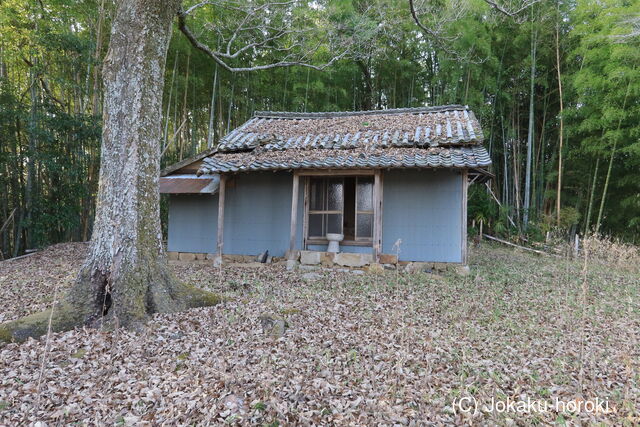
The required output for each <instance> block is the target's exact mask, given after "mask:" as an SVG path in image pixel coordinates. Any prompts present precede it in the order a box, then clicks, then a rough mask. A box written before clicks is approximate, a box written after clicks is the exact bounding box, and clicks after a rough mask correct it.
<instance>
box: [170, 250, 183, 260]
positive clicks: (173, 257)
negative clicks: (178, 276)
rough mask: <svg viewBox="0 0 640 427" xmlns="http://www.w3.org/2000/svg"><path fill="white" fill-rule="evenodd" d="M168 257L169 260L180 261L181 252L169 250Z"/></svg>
mask: <svg viewBox="0 0 640 427" xmlns="http://www.w3.org/2000/svg"><path fill="white" fill-rule="evenodd" d="M167 259H168V260H169V261H178V260H179V259H180V253H179V252H174V251H171V252H167Z"/></svg>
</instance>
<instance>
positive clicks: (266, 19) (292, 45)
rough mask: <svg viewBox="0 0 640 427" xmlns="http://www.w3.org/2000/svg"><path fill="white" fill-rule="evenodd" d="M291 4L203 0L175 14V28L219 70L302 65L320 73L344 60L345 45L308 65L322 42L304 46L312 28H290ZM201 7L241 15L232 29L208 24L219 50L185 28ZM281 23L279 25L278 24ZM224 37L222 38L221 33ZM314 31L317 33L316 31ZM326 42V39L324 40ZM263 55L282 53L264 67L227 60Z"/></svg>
mask: <svg viewBox="0 0 640 427" xmlns="http://www.w3.org/2000/svg"><path fill="white" fill-rule="evenodd" d="M295 4H296V2H295V1H271V2H269V1H268V2H265V3H262V4H258V5H256V4H248V3H246V2H239V1H233V0H207V1H203V2H200V3H197V4H195V5H193V6H191V7H189V8H188V9H186V10H181V11H179V12H178V25H179V28H180V31H182V33H183V34H184V35H185V36H186V37H187V39H188V40H189V42H190V43H191V44H192V45H193V46H194V47H195V48H196V49H198V50H200V51H201V52H203V53H205V54H206V55H207V56H209V57H211V58H212V59H213V60H214V61H216V63H218V64H219V65H220V66H221V67H222V68H224V69H225V70H227V71H231V72H242V71H256V70H266V69H271V68H278V67H290V66H302V67H308V68H312V69H314V70H324V69H326V68H327V67H329V66H331V65H332V64H333V63H335V62H336V61H338V60H340V59H342V58H344V57H345V56H346V55H347V54H348V53H349V48H348V45H347V46H346V47H345V46H342V47H339V48H338V49H335V50H337V51H338V52H340V53H338V54H334V55H333V56H332V57H331V58H330V59H329V60H328V61H326V62H325V63H323V64H320V65H316V64H313V63H311V61H310V59H311V56H312V55H313V54H315V53H317V52H318V51H319V50H320V49H321V48H322V47H323V46H324V44H323V43H316V45H315V46H314V47H307V48H305V45H306V44H308V42H309V41H310V40H311V38H312V36H313V31H314V29H313V28H302V29H299V28H297V27H296V26H295V25H293V19H294V18H293V17H292V16H293V14H292V13H291V7H293V6H294V5H295ZM205 6H215V7H217V8H220V9H227V10H233V11H240V12H241V13H243V14H244V16H243V17H242V19H240V20H237V21H236V20H234V21H233V24H234V27H232V28H229V26H224V28H222V29H220V28H219V27H220V24H218V23H217V24H216V25H212V27H213V30H214V31H215V32H216V33H217V34H218V35H219V40H220V41H221V42H222V46H224V47H222V48H220V47H218V48H217V49H214V48H212V47H211V46H209V45H208V44H206V43H204V42H203V41H201V40H200V39H199V37H198V36H197V35H196V34H195V33H194V31H193V30H192V29H191V28H190V27H189V26H188V24H187V18H188V16H189V15H190V14H191V13H193V12H194V11H195V10H197V9H200V8H202V7H205ZM279 20H280V21H281V22H280V21H279ZM225 32H226V34H227V35H228V34H229V33H230V34H231V35H230V36H229V37H228V38H225V37H224V33H225ZM316 32H317V30H316ZM325 41H326V40H325ZM263 52H280V53H283V52H286V53H287V55H286V56H285V57H284V58H281V59H280V60H278V61H276V62H271V63H268V64H261V65H252V66H246V67H236V66H233V65H232V64H231V63H230V62H229V60H233V59H237V58H239V57H240V56H241V55H247V54H252V55H253V56H259V55H261V54H262V53H263Z"/></svg>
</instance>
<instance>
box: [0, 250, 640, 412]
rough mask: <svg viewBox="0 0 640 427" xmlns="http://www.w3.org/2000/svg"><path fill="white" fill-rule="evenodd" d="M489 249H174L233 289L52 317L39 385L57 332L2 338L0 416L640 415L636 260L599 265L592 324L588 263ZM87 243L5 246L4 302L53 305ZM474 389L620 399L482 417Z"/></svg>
mask: <svg viewBox="0 0 640 427" xmlns="http://www.w3.org/2000/svg"><path fill="white" fill-rule="evenodd" d="M475 251H476V252H475V253H473V254H472V264H473V265H472V266H471V267H472V274H471V276H470V277H459V276H455V275H446V276H444V277H436V276H432V275H428V274H415V275H410V274H404V273H397V272H385V273H383V274H378V275H359V276H356V275H352V274H349V273H346V272H339V271H324V270H318V271H317V272H318V274H319V276H320V277H319V278H318V280H314V281H304V280H302V279H301V277H300V273H297V272H289V271H286V270H285V268H284V267H283V266H278V265H263V266H261V267H260V268H235V267H229V266H225V267H223V274H222V275H220V274H219V270H218V269H217V268H213V267H212V266H208V265H202V264H200V265H196V264H193V265H184V264H183V265H173V266H172V268H173V269H174V273H175V274H176V276H178V277H180V278H182V279H183V280H185V281H188V282H189V283H193V284H195V285H197V286H200V287H203V288H207V289H212V290H214V291H216V292H218V293H220V294H222V295H226V296H229V297H232V299H231V300H230V301H228V302H225V303H223V304H219V305H217V306H214V307H210V308H202V309H196V310H191V311H189V312H185V313H176V314H171V315H157V316H154V318H153V319H151V320H150V321H149V322H148V323H147V325H146V326H145V328H144V329H143V330H142V331H139V332H132V331H126V330H121V329H120V330H116V331H113V332H105V331H99V330H84V329H78V330H75V331H70V332H66V333H59V334H53V336H52V339H51V342H50V354H49V357H48V359H47V362H46V365H45V370H44V377H43V381H42V385H41V387H40V390H38V389H37V379H38V374H39V367H40V363H41V360H42V354H43V351H44V347H45V343H44V340H43V339H41V340H29V341H27V342H25V343H23V344H20V345H18V344H11V345H8V346H6V347H4V348H0V424H9V425H11V424H29V423H35V422H36V421H40V422H46V423H47V424H49V425H51V424H68V423H73V422H78V423H82V424H105V423H106V424H114V423H116V424H117V423H120V424H126V425H130V424H131V425H133V424H141V425H145V424H148V425H156V424H221V423H223V422H225V423H230V424H271V423H274V422H279V423H280V424H281V425H298V424H302V425H320V424H323V425H327V424H334V425H335V424H338V425H374V424H383V425H392V424H401V425H402V424H405V425H423V424H435V425H450V424H460V423H472V422H473V423H481V424H508V423H515V422H517V423H522V424H531V423H534V422H538V423H543V424H549V423H554V422H556V420H557V419H558V418H559V415H561V416H562V417H563V418H564V419H565V420H566V421H567V422H573V423H576V424H579V423H593V422H602V423H606V424H619V423H620V421H621V420H622V419H623V418H628V419H631V418H629V417H637V416H638V415H639V414H638V411H639V408H640V374H639V372H640V371H639V363H640V362H639V361H640V354H639V351H640V346H639V345H638V338H639V336H638V335H639V334H640V301H639V298H640V297H639V295H640V292H639V290H640V283H638V280H637V276H634V275H633V274H628V273H627V272H625V271H617V270H615V269H606V268H604V267H602V268H600V267H598V266H594V267H593V270H592V271H591V272H590V284H589V292H590V295H591V297H590V298H589V300H588V301H589V307H588V310H587V313H588V315H587V319H586V321H585V323H584V324H580V322H579V321H578V320H579V319H580V313H581V312H582V307H581V306H580V298H579V297H578V294H577V293H578V292H579V289H580V287H581V281H580V279H579V277H580V275H579V274H578V272H579V271H580V265H579V263H576V264H573V263H572V262H565V261H561V262H558V261H557V260H551V259H540V258H537V257H531V256H529V255H526V254H522V253H519V252H514V251H512V250H510V249H503V248H495V247H492V246H485V245H483V246H481V247H480V248H476V249H475ZM83 253H84V246H83V245H81V244H70V245H58V246H55V247H52V248H49V249H47V250H45V251H43V252H42V253H39V254H37V255H34V256H32V257H28V258H25V259H22V260H16V261H14V262H9V263H0V269H1V270H0V297H1V298H2V301H3V308H2V313H1V315H2V316H3V319H4V320H10V319H13V318H16V317H18V316H21V315H23V314H26V313H29V312H32V311H37V310H40V309H42V308H45V307H46V306H47V304H48V303H50V301H48V300H47V298H48V295H50V294H51V292H52V290H53V287H54V285H55V283H56V281H58V283H60V284H61V285H62V287H64V286H68V285H70V284H71V283H72V280H73V276H74V274H75V272H76V271H77V268H78V265H79V264H80V260H81V259H82V256H83ZM238 283H241V284H243V286H242V287H238V286H237V285H235V284H238ZM244 284H246V286H244ZM16 288H18V289H16ZM264 313H271V314H270V315H271V316H278V317H282V319H283V320H286V323H287V324H288V325H289V328H288V329H287V330H286V333H284V334H282V335H281V336H276V337H274V336H271V335H270V334H265V333H264V331H263V327H264V325H263V324H261V320H260V316H261V315H263V314H264ZM267 326H269V325H267ZM581 329H584V331H585V332H584V335H585V337H586V339H585V347H584V349H583V351H582V352H581V351H580V330H581ZM581 368H582V370H583V371H584V375H583V377H584V380H583V382H582V383H580V375H579V372H580V369H581ZM38 395H40V402H41V403H40V407H39V408H36V407H35V402H36V400H37V396H38ZM464 395H473V396H474V397H475V398H476V399H478V401H480V402H485V403H488V402H490V401H491V399H492V398H493V399H501V398H507V397H509V398H516V399H517V398H522V397H523V396H531V397H532V398H536V399H541V398H545V399H555V398H557V399H560V400H563V401H566V402H570V401H577V400H580V399H583V400H584V399H589V398H594V397H599V398H600V399H601V400H602V399H606V400H608V401H609V402H610V404H611V406H612V407H615V408H616V411H617V412H615V413H609V414H597V415H596V414H588V413H581V414H568V413H564V414H557V413H553V412H546V413H539V414H524V415H522V416H521V415H519V414H500V413H492V412H480V413H479V414H477V415H476V416H475V417H472V416H470V415H465V414H460V413H456V412H455V411H453V406H452V402H453V401H454V399H456V398H458V397H460V396H464ZM515 420H517V421H515Z"/></svg>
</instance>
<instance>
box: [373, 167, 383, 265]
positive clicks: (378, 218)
mask: <svg viewBox="0 0 640 427" xmlns="http://www.w3.org/2000/svg"><path fill="white" fill-rule="evenodd" d="M381 253H382V171H381V170H379V169H376V171H375V173H374V175H373V261H374V262H378V260H379V259H380V254H381Z"/></svg>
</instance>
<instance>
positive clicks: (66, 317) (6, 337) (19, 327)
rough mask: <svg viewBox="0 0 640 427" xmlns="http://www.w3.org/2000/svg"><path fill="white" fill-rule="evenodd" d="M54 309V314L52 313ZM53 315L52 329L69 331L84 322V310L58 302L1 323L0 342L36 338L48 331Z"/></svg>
mask: <svg viewBox="0 0 640 427" xmlns="http://www.w3.org/2000/svg"><path fill="white" fill-rule="evenodd" d="M51 310H53V315H51ZM49 317H51V331H52V332H60V331H67V330H70V329H73V328H75V327H76V326H81V325H82V323H83V320H84V319H83V310H82V309H81V308H80V309H78V308H76V307H73V306H72V305H70V304H69V303H68V302H62V303H60V304H57V305H56V306H55V307H54V308H50V309H48V310H45V311H41V312H40V313H35V314H31V315H29V316H26V317H23V318H21V319H18V320H14V321H12V322H7V323H4V324H2V325H0V342H12V341H18V342H21V341H25V340H26V339H27V338H30V337H32V338H36V337H39V336H42V335H45V334H46V333H47V330H48V327H49Z"/></svg>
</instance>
